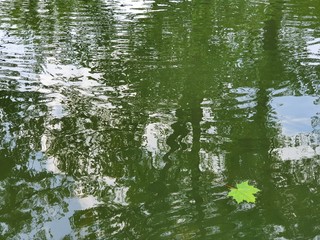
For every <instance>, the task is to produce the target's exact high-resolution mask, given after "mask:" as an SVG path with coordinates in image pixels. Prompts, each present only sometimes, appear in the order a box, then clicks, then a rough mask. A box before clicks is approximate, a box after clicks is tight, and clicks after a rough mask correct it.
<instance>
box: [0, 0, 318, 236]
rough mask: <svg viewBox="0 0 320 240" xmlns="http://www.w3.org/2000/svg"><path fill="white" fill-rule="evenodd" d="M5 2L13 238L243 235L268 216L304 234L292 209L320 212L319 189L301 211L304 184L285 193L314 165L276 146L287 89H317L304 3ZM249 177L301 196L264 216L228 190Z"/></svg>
mask: <svg viewBox="0 0 320 240" xmlns="http://www.w3.org/2000/svg"><path fill="white" fill-rule="evenodd" d="M2 2H3V3H5V5H2V7H0V9H1V10H3V12H4V16H6V17H5V18H4V19H9V20H5V21H6V24H7V25H8V26H7V25H6V24H3V25H0V31H8V32H10V34H12V35H14V37H12V38H10V39H9V38H8V39H7V40H6V41H7V42H4V44H3V45H4V47H1V49H0V50H1V51H2V53H3V57H1V62H0V68H1V69H0V70H1V72H0V74H1V75H0V76H1V79H2V80H1V87H2V88H3V90H2V91H1V94H0V97H1V108H2V110H1V120H2V122H3V124H2V129H1V132H0V134H1V136H2V142H1V147H2V149H1V151H0V154H1V156H2V159H0V163H1V164H2V165H1V169H0V173H1V176H0V180H1V182H0V183H1V187H2V188H1V192H2V193H3V194H2V196H3V204H2V206H3V207H4V208H3V209H2V210H1V211H2V214H1V219H2V220H1V221H2V223H3V225H1V227H2V229H1V231H2V233H3V235H4V236H5V237H8V238H10V237H14V236H18V237H19V236H20V237H21V238H24V237H26V236H30V235H32V236H33V237H34V238H37V237H38V238H50V234H51V235H52V236H54V237H57V236H58V237H64V236H66V237H69V238H75V239H78V238H85V237H89V238H105V237H110V236H111V237H115V238H119V239H127V238H128V239H150V238H159V237H160V236H161V237H163V238H175V237H179V238H199V239H205V238H209V237H211V235H216V236H218V237H226V236H229V237H230V238H235V237H240V235H241V232H242V234H244V235H245V234H246V233H248V232H250V230H251V229H250V226H252V228H254V226H253V225H254V224H260V225H259V226H261V228H263V226H264V225H268V226H270V228H273V227H274V225H275V224H277V226H281V227H285V228H286V229H289V230H290V231H291V232H294V229H292V227H290V226H291V225H292V223H295V220H294V218H293V217H292V216H293V215H290V214H292V213H294V214H301V212H299V211H302V210H309V211H310V209H311V208H309V207H310V205H311V202H312V201H311V200H308V199H305V202H306V205H307V206H308V207H301V206H297V208H298V209H299V210H297V211H295V209H294V207H295V205H299V204H298V203H297V201H295V200H294V198H295V197H294V191H295V190H296V188H292V189H289V188H286V189H285V191H284V192H279V191H277V193H273V191H275V188H277V187H279V186H281V182H279V181H278V182H277V181H276V180H274V178H275V177H274V175H275V174H278V175H281V176H286V178H287V179H288V180H287V181H292V182H294V183H296V184H297V183H299V179H301V178H302V177H301V176H300V175H298V173H297V172H299V171H300V169H302V168H303V167H304V166H306V165H308V164H306V165H296V166H295V167H296V169H297V170H296V171H294V173H295V176H296V177H295V178H293V177H290V171H291V170H290V169H292V168H290V167H286V164H283V165H284V168H283V169H282V168H281V167H278V168H277V169H276V170H275V169H274V168H276V167H277V166H283V165H282V164H279V161H278V159H276V158H274V156H270V149H271V148H273V147H274V146H273V145H275V147H278V146H279V145H280V144H281V138H280V137H279V136H280V133H279V127H278V126H277V125H276V120H275V119H272V118H271V117H270V115H271V112H272V111H273V109H272V108H271V105H270V101H271V100H272V98H273V96H272V94H273V92H274V90H275V89H283V88H290V87H291V88H292V90H291V91H293V92H300V93H302V92H303V91H305V92H310V93H312V94H315V90H314V85H315V83H314V81H313V83H312V84H310V83H307V82H306V81H307V80H305V78H306V79H310V78H311V77H310V76H313V75H314V74H315V73H314V71H315V68H312V67H310V66H307V67H301V66H300V67H299V68H297V67H296V66H297V65H299V64H300V62H303V60H305V59H302V58H303V57H299V56H301V55H303V54H304V52H303V47H304V46H305V44H306V43H305V41H303V40H301V39H300V38H299V36H296V35H295V34H296V32H299V31H293V30H292V34H291V32H290V29H288V28H285V26H287V25H288V24H287V25H286V24H285V23H284V21H285V19H286V18H285V17H284V15H285V14H286V15H287V16H286V17H287V18H288V17H290V16H291V17H292V15H295V14H297V15H299V14H300V15H301V16H306V13H305V12H304V11H302V10H301V12H300V11H299V10H297V9H295V11H293V12H290V11H285V6H287V5H286V3H284V2H282V1H270V2H269V5H268V6H267V7H266V5H265V3H258V2H254V1H240V2H238V3H237V4H234V3H232V4H231V3H229V2H228V1H227V2H225V1H220V0H216V1H206V0H196V1H189V2H188V1H152V2H150V1H149V2H148V1H147V2H143V3H142V2H139V1H132V2H130V1H128V2H124V3H122V4H121V3H120V2H119V1H86V2H83V1H67V3H66V2H64V1H55V2H45V1H21V0H17V1H12V2H9V1H2ZM138 3H141V4H140V5H139V6H137V5H135V4H138ZM287 7H288V6H287ZM265 12H266V13H267V15H265ZM1 14H2V13H1ZM1 16H2V15H1ZM313 16H315V14H314V15H313ZM293 25H294V24H293ZM293 27H296V26H293ZM300 30H301V29H300ZM301 32H304V31H303V30H301ZM301 32H300V33H301ZM0 33H1V32H0ZM285 34H289V35H290V34H291V35H290V36H292V38H290V41H289V40H285V37H284V35H285ZM10 41H13V42H14V44H13V45H14V47H15V48H16V49H18V50H19V49H22V50H21V51H20V52H19V51H18V50H17V51H16V52H15V51H13V50H12V49H11V48H10V46H11V45H10ZM291 41H292V42H291ZM296 43H297V45H299V49H295V50H294V51H295V52H294V53H292V52H291V50H289V49H291V48H292V46H294V45H295V44H296ZM1 44H2V42H1ZM11 47H12V46H11ZM2 48H3V49H4V50H3V49H2ZM300 48H301V49H300ZM284 56H285V57H286V58H288V61H284ZM2 58H3V59H2ZM297 59H298V63H297ZM2 60H3V61H2ZM34 61H36V62H34ZM2 62H4V63H2ZM2 70H3V71H2ZM20 76H21V77H20ZM291 78H292V79H291ZM288 79H290V80H291V82H290V83H288V81H287V80H288ZM301 86H307V87H306V88H307V90H303V88H302V87H301ZM8 89H11V90H8ZM288 91H289V90H288ZM312 121H313V122H312V124H313V125H312V126H313V127H314V128H315V129H317V128H318V125H319V124H318V118H317V116H315V117H314V118H313V119H312ZM271 145H272V146H271ZM2 166H3V167H2ZM308 166H310V168H312V164H311V163H310V165H308ZM315 169H317V168H315ZM266 171H267V172H268V173H266ZM301 171H303V170H301ZM244 179H252V180H253V179H254V180H255V181H256V182H257V184H261V185H264V191H263V193H262V194H263V195H268V196H269V195H270V196H274V197H273V198H272V197H265V199H268V201H270V200H273V201H274V202H277V199H282V198H283V199H285V200H283V201H281V200H278V203H275V204H274V205H272V206H270V204H269V203H268V202H267V200H265V201H264V200H261V202H260V203H259V204H261V205H260V206H262V207H260V208H258V207H257V208H258V209H257V211H258V212H259V213H257V214H262V213H263V214H264V215H265V216H266V217H265V219H267V220H261V221H265V222H264V223H252V222H248V219H247V218H244V217H242V214H241V211H240V210H239V209H237V210H232V209H231V208H233V207H234V206H233V205H232V204H231V201H228V200H227V199H226V194H225V193H226V191H227V189H226V188H225V187H224V185H225V184H227V183H228V184H233V183H234V182H235V181H238V180H244ZM310 184H311V185H312V184H314V181H311V183H310ZM260 188H261V187H260ZM266 189H267V190H266ZM314 189H315V186H314V185H312V187H310V188H308V187H301V192H300V194H307V192H308V191H315V190H314ZM315 196H317V194H314V195H312V200H314V199H315ZM298 197H299V199H302V198H303V197H302V196H298ZM261 198H263V197H261ZM286 200H288V201H287V202H284V201H286ZM97 205H98V206H97ZM280 205H281V206H280ZM274 206H277V208H278V209H281V211H282V212H281V211H279V212H281V213H283V215H285V217H286V219H285V220H283V219H281V216H280V215H281V214H279V219H280V220H277V219H276V218H278V214H274V213H273V211H272V207H274ZM245 207H247V206H245ZM251 210H252V209H251ZM261 212H262V213H261ZM268 212H270V214H268ZM251 213H256V210H255V209H253V210H252V212H251ZM15 219H18V220H17V221H14V220H15ZM303 219H304V220H306V219H307V220H308V219H309V218H307V217H306V218H303ZM312 219H313V218H312ZM239 222H240V223H239ZM59 224H60V225H59ZM64 224H66V226H68V227H66V228H67V230H65V232H61V233H59V232H58V231H57V230H54V229H57V228H58V226H61V225H64ZM241 224H243V225H246V227H247V228H248V229H243V228H242V227H241V226H240V225H241ZM299 224H300V225H303V222H302V221H301V222H299ZM255 226H256V225H255ZM292 226H293V225H292ZM43 228H48V229H50V231H52V232H50V231H49V230H48V231H45V230H43ZM8 229H9V230H8ZM303 229H308V230H310V232H314V231H315V230H314V229H310V228H308V227H307V226H301V231H304V230H303ZM289 230H288V231H289ZM266 231H273V230H266ZM305 231H306V230H305ZM226 232H227V233H230V234H229V235H223V234H226ZM28 234H29V235H28ZM59 234H60V235H59ZM305 235H308V234H307V233H305ZM256 236H257V237H258V238H259V237H261V236H262V233H261V234H260V235H259V234H256ZM288 236H289V237H292V236H291V235H290V234H288ZM308 236H309V235H308ZM275 237H278V236H275Z"/></svg>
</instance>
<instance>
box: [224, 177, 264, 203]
mask: <svg viewBox="0 0 320 240" xmlns="http://www.w3.org/2000/svg"><path fill="white" fill-rule="evenodd" d="M259 191H260V189H258V188H255V187H253V186H251V185H249V184H248V181H245V182H242V183H240V184H237V187H236V188H232V189H231V191H230V192H229V193H228V196H229V197H233V198H234V199H235V200H236V201H237V203H241V202H243V201H246V202H248V203H250V202H251V203H255V202H256V197H255V196H254V195H253V194H255V193H257V192H259Z"/></svg>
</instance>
